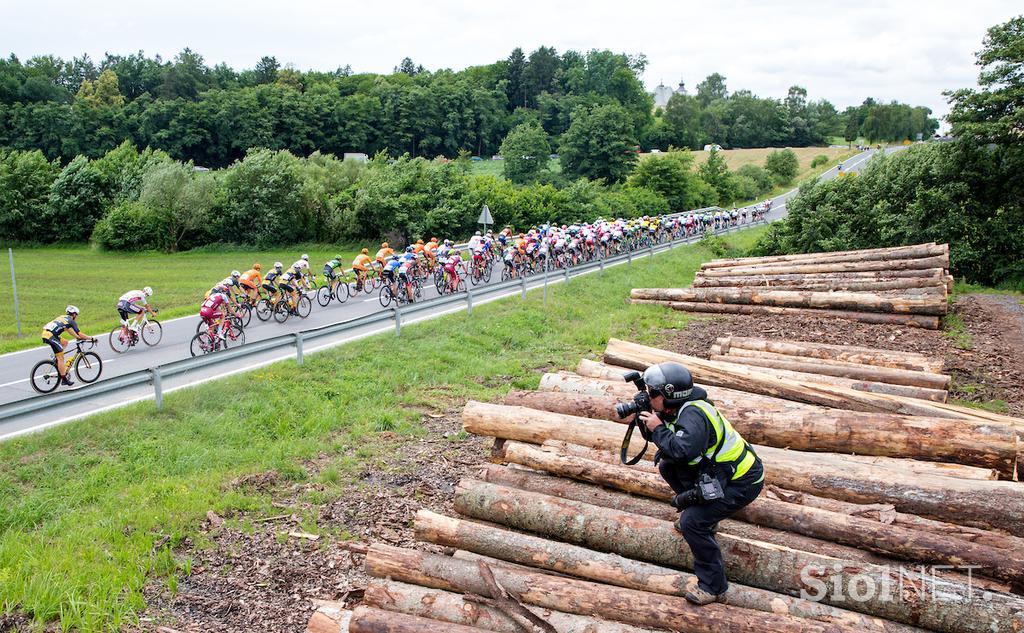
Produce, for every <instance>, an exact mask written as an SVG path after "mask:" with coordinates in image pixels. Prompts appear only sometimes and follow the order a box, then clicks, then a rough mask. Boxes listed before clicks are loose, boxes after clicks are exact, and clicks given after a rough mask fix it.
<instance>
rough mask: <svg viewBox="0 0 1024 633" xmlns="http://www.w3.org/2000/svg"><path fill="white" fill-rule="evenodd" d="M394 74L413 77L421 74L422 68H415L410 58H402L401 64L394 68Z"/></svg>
mask: <svg viewBox="0 0 1024 633" xmlns="http://www.w3.org/2000/svg"><path fill="white" fill-rule="evenodd" d="M395 72H396V73H402V74H405V75H409V76H410V77H414V76H416V75H418V74H420V73H421V72H423V66H417V65H416V64H415V63H413V61H412V58H411V57H403V58H402V62H401V63H400V64H398V65H397V66H395Z"/></svg>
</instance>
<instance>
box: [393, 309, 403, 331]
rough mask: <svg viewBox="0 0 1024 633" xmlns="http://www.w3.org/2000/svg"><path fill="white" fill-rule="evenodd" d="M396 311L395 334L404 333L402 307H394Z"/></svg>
mask: <svg viewBox="0 0 1024 633" xmlns="http://www.w3.org/2000/svg"><path fill="white" fill-rule="evenodd" d="M392 309H393V310H394V311H395V336H401V335H402V309H401V308H399V307H398V306H395V307H394V308H392Z"/></svg>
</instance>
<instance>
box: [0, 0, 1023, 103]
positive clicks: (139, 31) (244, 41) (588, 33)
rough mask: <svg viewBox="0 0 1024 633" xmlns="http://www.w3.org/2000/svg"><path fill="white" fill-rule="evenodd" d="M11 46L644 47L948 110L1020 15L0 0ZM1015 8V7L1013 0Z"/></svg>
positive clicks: (309, 58)
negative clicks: (998, 34) (954, 93)
mask: <svg viewBox="0 0 1024 633" xmlns="http://www.w3.org/2000/svg"><path fill="white" fill-rule="evenodd" d="M3 5H5V6H4V8H3V9H2V14H3V18H4V19H3V21H2V23H0V51H2V52H3V53H4V54H5V55H6V54H7V53H11V52H13V53H15V54H17V55H18V56H19V57H20V58H22V59H26V58H28V57H31V56H32V55H37V54H46V53H52V54H56V55H59V56H61V57H65V58H68V57H71V56H75V55H80V54H82V53H83V52H84V53H88V54H89V55H90V56H91V57H92V58H93V59H94V60H98V59H100V58H101V57H102V56H103V53H104V52H107V51H110V52H114V53H122V54H123V53H131V52H134V51H138V50H140V49H141V50H144V51H145V52H146V53H147V54H149V55H154V54H157V53H159V54H161V55H163V56H164V57H165V58H169V57H173V55H174V54H175V53H176V52H178V51H180V50H181V49H182V48H184V47H186V46H187V47H190V48H192V49H193V50H195V51H197V52H198V53H200V54H201V55H203V56H204V57H205V59H206V61H207V63H208V64H209V65H213V64H215V63H218V62H226V63H227V64H228V65H230V66H232V67H234V68H235V69H242V68H251V67H252V66H254V65H255V63H256V62H257V61H258V60H259V58H260V57H261V56H263V55H274V56H276V57H277V59H278V60H279V61H280V62H281V63H282V64H285V63H291V64H294V65H295V66H296V67H298V68H300V69H303V70H306V69H319V70H333V69H334V68H337V67H339V66H345V65H346V64H350V65H351V66H352V69H353V70H354V71H355V72H389V71H391V69H392V68H393V67H394V66H396V65H397V64H398V63H399V61H401V59H402V58H403V57H406V56H409V57H411V58H412V59H413V60H414V61H415V62H416V63H417V64H422V65H423V66H425V67H426V68H428V69H431V70H434V69H438V68H452V69H461V68H465V67H466V66H473V65H479V64H487V63H491V62H493V61H495V60H497V59H501V58H505V57H507V56H508V54H509V52H510V51H511V50H512V49H513V48H514V47H516V46H520V47H522V48H523V50H524V51H525V52H526V53H527V54H529V52H530V51H531V50H533V49H535V48H537V47H538V46H541V45H547V46H554V47H555V48H557V49H558V51H559V52H561V51H564V50H567V49H574V50H579V51H585V50H589V49H592V48H599V49H605V48H607V49H611V50H613V51H616V52H624V53H630V54H636V53H644V54H646V55H647V58H648V60H649V63H648V66H647V71H646V73H645V74H644V77H643V80H644V83H645V84H646V85H647V87H648V89H649V90H651V91H653V89H654V87H655V86H657V85H658V83H659V82H660V81H664V82H665V84H667V85H671V86H675V85H676V84H677V83H678V82H679V80H680V78H682V79H684V80H685V82H686V85H687V88H688V89H690V90H691V91H692V90H693V89H694V87H695V86H696V84H697V83H698V82H699V81H700V80H701V79H703V78H704V77H705V76H707V75H708V74H709V73H711V72H716V71H717V72H720V73H722V74H723V75H725V77H726V79H727V85H728V87H729V90H730V91H732V90H737V89H742V88H745V89H749V90H752V91H753V92H754V93H755V94H758V95H760V96H771V97H783V96H785V93H786V90H787V88H788V87H789V86H790V85H792V84H800V85H803V86H805V87H806V88H807V90H808V92H809V98H811V99H818V98H826V99H829V100H830V101H832V103H834V104H835V105H836V106H837V107H838V108H839V109H842V108H844V107H845V106H847V105H855V104H857V103H860V102H861V101H862V100H863V99H864V97H867V96H873V97H875V98H876V99H880V100H884V101H888V100H892V99H896V100H899V101H903V102H906V103H910V104H913V105H918V104H923V105H926V106H928V107H930V108H932V110H933V111H934V112H935V113H936V115H939V116H941V115H943V114H945V113H946V112H947V111H948V108H947V106H946V103H945V100H944V99H943V97H942V94H941V93H942V91H943V90H945V89H949V88H958V87H962V86H973V85H975V82H976V79H977V67H976V66H974V52H975V51H977V50H978V49H979V48H980V46H981V40H982V38H983V37H984V34H985V30H986V29H987V28H988V27H990V26H993V25H995V24H998V23H1001V22H1005V21H1006V20H1008V19H1009V18H1011V17H1013V16H1014V15H1015V14H1018V13H1021V12H1024V10H1022V9H1021V6H1022V5H1020V4H1017V3H1014V2H1008V1H1006V0H1002V1H995V0H971V1H969V2H965V1H964V0H955V1H947V0H929V1H928V2H917V1H911V0H904V1H902V2H901V1H888V0H856V1H854V2H840V1H838V0H831V1H826V2H820V1H818V2H803V1H797V0H738V1H732V2H730V1H728V0H724V1H719V2H692V1H690V2H686V1H682V2H681V1H678V0H677V1H675V2H668V1H663V2H652V1H648V0H633V1H632V2H623V1H621V0H619V1H615V2H611V1H608V0H590V1H588V2H562V1H559V0H545V1H538V0H515V1H508V0H505V1H503V2H488V1H487V0H469V1H458V0H440V1H437V0H435V1H433V2H431V1H423V0H389V1H385V2H365V1H363V2H345V1H344V0H340V1H338V0H336V1H335V2H329V1H318V2H313V1H308V0H289V1H281V0H275V1H273V2H266V1H263V0H246V1H241V0H206V1H204V2H197V1H195V0H177V1H175V2H144V1H143V2H138V1H136V2H123V1H120V2H119V1H115V0H91V1H90V2H86V3H83V2H81V1H74V2H72V1H70V0H48V1H46V2H27V1H18V2H17V3H16V4H15V2H12V0H3ZM1014 5H1016V7H1017V10H1016V11H1015V10H1013V7H1014Z"/></svg>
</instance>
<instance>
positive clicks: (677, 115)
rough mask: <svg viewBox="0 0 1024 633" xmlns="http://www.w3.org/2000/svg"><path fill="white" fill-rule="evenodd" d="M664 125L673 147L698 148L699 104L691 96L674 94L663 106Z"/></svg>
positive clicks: (699, 130)
mask: <svg viewBox="0 0 1024 633" xmlns="http://www.w3.org/2000/svg"><path fill="white" fill-rule="evenodd" d="M663 118H664V119H665V125H666V127H668V129H669V139H670V142H671V144H672V145H674V146H675V147H689V148H690V149H698V148H699V147H700V135H701V128H700V102H699V101H697V98H696V97H694V96H691V95H684V94H679V93H676V94H674V95H672V96H671V97H670V98H669V100H668V103H667V104H666V105H665V114H664V117H663Z"/></svg>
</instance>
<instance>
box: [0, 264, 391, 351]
mask: <svg viewBox="0 0 1024 633" xmlns="http://www.w3.org/2000/svg"><path fill="white" fill-rule="evenodd" d="M373 246H376V244H374V245H373ZM339 251H340V254H342V255H344V257H345V259H344V260H343V261H345V262H346V264H348V263H350V262H351V261H352V259H353V258H355V254H356V252H357V251H355V250H354V249H353V248H351V247H349V248H345V249H338V248H336V247H326V246H323V245H310V246H308V248H307V247H303V246H295V247H292V248H287V249H275V250H270V251H258V250H255V249H231V250H227V252H225V250H221V249H218V250H214V249H209V250H205V249H200V250H198V251H190V252H186V253H174V254H167V253H152V252H148V253H134V254H125V253H112V252H105V251H101V250H98V249H95V248H91V247H88V246H68V247H39V248H16V249H15V250H14V269H15V272H16V273H17V277H18V303H19V307H20V312H21V329H22V333H23V334H24V336H23V337H21V338H20V339H19V338H17V329H16V326H15V318H14V301H13V297H12V289H11V284H10V278H11V272H10V264H9V260H8V257H7V254H6V253H2V255H3V257H0V260H2V262H0V279H2V280H3V281H2V283H0V353H4V352H10V351H13V350H16V349H24V348H27V347H35V346H38V345H40V344H41V343H40V340H39V331H40V330H41V329H42V326H43V325H44V324H45V323H47V322H49V321H50V319H52V318H54V317H56V316H57V315H60V314H63V313H64V308H65V307H66V306H67V305H68V304H69V303H71V304H74V305H76V306H78V308H79V309H80V310H81V311H82V312H81V315H80V317H79V320H78V323H79V325H80V326H81V327H82V331H84V332H86V333H87V334H92V335H102V334H104V333H105V332H109V331H110V330H111V329H112V328H113V327H114V326H115V325H116V324H117V322H118V316H117V312H116V310H115V305H116V304H117V298H118V297H120V296H121V294H123V293H125V292H127V291H128V290H132V289H139V288H142V287H143V286H151V287H152V288H153V291H154V295H153V298H152V304H153V305H154V306H156V307H157V308H158V309H159V310H160V318H161V319H171V318H174V317H177V316H183V315H188V314H194V313H196V312H198V310H199V304H200V303H201V302H202V299H203V295H204V294H205V293H206V291H207V290H209V289H210V287H212V286H213V285H214V284H215V283H217V282H218V281H220V280H221V279H224V278H225V277H227V276H228V275H229V274H230V273H231V271H232V269H238V270H240V271H242V272H245V271H246V270H248V269H249V268H250V267H251V266H252V264H253V263H254V262H259V263H260V264H262V265H263V267H264V268H263V269H264V270H267V269H268V267H269V266H271V265H273V263H274V262H275V261H278V260H279V261H281V262H283V263H284V265H285V266H289V265H291V264H292V262H294V261H295V260H297V259H298V258H299V256H300V255H302V254H303V253H308V254H309V261H310V267H311V268H312V269H313V271H314V272H315V273H317V274H319V273H320V271H321V269H322V268H323V264H324V263H325V262H326V261H327V260H329V259H330V258H332V257H334V256H335V255H337V254H339Z"/></svg>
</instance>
